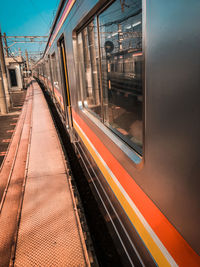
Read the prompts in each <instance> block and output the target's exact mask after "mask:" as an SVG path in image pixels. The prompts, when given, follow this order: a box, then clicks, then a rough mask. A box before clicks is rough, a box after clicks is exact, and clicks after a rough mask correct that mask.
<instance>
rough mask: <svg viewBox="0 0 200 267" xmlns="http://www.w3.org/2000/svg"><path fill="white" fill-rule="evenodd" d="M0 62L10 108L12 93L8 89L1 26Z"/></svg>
mask: <svg viewBox="0 0 200 267" xmlns="http://www.w3.org/2000/svg"><path fill="white" fill-rule="evenodd" d="M0 64H1V72H2V78H3V84H4V91H5V96H6V103H7V107H8V108H9V107H10V95H9V90H8V79H7V73H6V64H5V58H4V51H3V42H2V35H1V28H0Z"/></svg>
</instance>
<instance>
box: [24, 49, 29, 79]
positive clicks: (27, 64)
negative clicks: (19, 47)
mask: <svg viewBox="0 0 200 267" xmlns="http://www.w3.org/2000/svg"><path fill="white" fill-rule="evenodd" d="M25 53H26V67H27V77H29V62H28V52H27V50H25Z"/></svg>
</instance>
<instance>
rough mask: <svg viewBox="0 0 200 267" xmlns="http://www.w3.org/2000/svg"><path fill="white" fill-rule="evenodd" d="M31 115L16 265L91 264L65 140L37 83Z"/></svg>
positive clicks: (21, 266)
mask: <svg viewBox="0 0 200 267" xmlns="http://www.w3.org/2000/svg"><path fill="white" fill-rule="evenodd" d="M32 119H33V121H32V137H31V145H30V156H29V165H28V175H27V181H26V187H25V195H24V201H23V207H22V214H21V222H20V227H19V232H18V240H17V247H16V257H15V266H16V267H17V266H20V267H23V266H25V267H27V266H54V267H56V266H59V267H62V266H70V267H71V266H88V265H89V263H88V257H87V252H86V250H85V245H84V242H83V240H82V238H81V236H82V233H81V230H80V228H79V227H78V223H77V218H76V216H75V212H74V208H75V207H74V204H73V201H72V197H71V192H70V189H69V185H68V181H67V174H66V173H65V165H64V159H63V155H62V150H61V145H60V143H59V139H58V136H57V133H56V130H55V128H54V125H53V121H52V118H51V115H50V113H49V110H48V107H47V104H46V102H45V99H44V96H43V94H42V92H41V89H40V88H39V86H38V85H37V84H36V83H34V100H33V115H32Z"/></svg>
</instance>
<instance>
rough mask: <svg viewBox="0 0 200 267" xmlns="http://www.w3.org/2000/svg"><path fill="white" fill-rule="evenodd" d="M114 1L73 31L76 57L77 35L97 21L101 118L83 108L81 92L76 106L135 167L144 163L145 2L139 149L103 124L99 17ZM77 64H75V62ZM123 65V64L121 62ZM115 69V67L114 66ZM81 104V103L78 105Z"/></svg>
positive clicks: (143, 11) (143, 4)
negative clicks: (140, 141) (140, 140)
mask: <svg viewBox="0 0 200 267" xmlns="http://www.w3.org/2000/svg"><path fill="white" fill-rule="evenodd" d="M115 1H116V0H111V1H109V2H107V3H106V4H105V3H103V4H102V5H101V6H100V7H99V8H98V10H96V11H95V8H94V13H93V14H92V15H91V16H90V18H89V19H87V20H85V17H84V18H83V19H82V21H81V22H80V23H79V25H81V26H80V27H78V26H79V25H78V26H77V27H76V28H75V29H74V34H75V41H76V55H79V51H78V35H79V34H80V33H81V32H82V31H83V29H84V28H86V27H87V26H88V25H89V24H90V23H91V21H93V20H94V19H95V18H96V21H97V35H98V56H99V73H100V97H101V114H102V117H98V116H97V114H95V113H94V112H92V110H89V109H87V108H85V107H84V105H83V102H84V99H83V94H82V92H79V95H80V98H79V101H78V106H79V109H80V110H81V111H82V112H83V113H84V114H86V116H87V117H89V119H90V120H92V121H93V122H94V123H95V124H96V125H97V126H98V127H99V128H101V130H102V131H103V132H104V133H105V134H106V135H107V136H109V137H110V138H111V139H114V140H113V142H114V143H115V144H116V145H117V146H118V147H120V148H121V149H122V150H123V151H124V153H125V154H126V155H127V156H128V157H129V158H130V159H131V160H132V161H134V163H135V164H136V165H138V164H139V165H140V164H141V163H142V162H144V156H145V124H146V122H145V117H146V116H145V110H146V109H145V105H146V97H145V96H146V94H145V88H146V86H145V50H146V49H145V36H146V24H145V22H146V1H144V0H141V2H142V13H141V14H142V56H141V60H142V62H143V66H142V73H141V76H142V78H141V83H142V97H143V102H142V140H143V143H142V149H141V150H140V149H139V146H138V145H136V144H135V143H134V142H132V141H130V140H128V138H127V139H126V138H125V136H123V135H122V134H120V133H119V132H118V131H117V130H115V129H114V128H112V127H111V125H108V124H106V123H105V118H104V112H103V108H104V106H103V105H104V104H103V101H104V98H103V90H104V89H103V86H102V68H101V67H102V62H101V61H102V58H101V48H100V33H99V16H100V15H101V14H102V13H103V12H104V11H105V10H106V9H107V8H109V6H111V5H112V4H113V3H114V2H115ZM76 63H77V62H76ZM123 64H124V62H123ZM115 67H116V66H115ZM76 70H77V72H78V76H77V77H78V81H79V84H80V80H81V79H80V74H79V67H77V68H76ZM80 102H81V103H80Z"/></svg>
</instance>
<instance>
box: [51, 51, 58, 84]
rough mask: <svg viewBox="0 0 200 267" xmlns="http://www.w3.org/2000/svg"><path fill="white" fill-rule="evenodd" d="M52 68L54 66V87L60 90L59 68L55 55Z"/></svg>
mask: <svg viewBox="0 0 200 267" xmlns="http://www.w3.org/2000/svg"><path fill="white" fill-rule="evenodd" d="M51 66H52V76H53V84H54V87H56V88H57V89H59V85H58V68H57V61H56V55H55V53H54V54H52V55H51Z"/></svg>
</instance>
